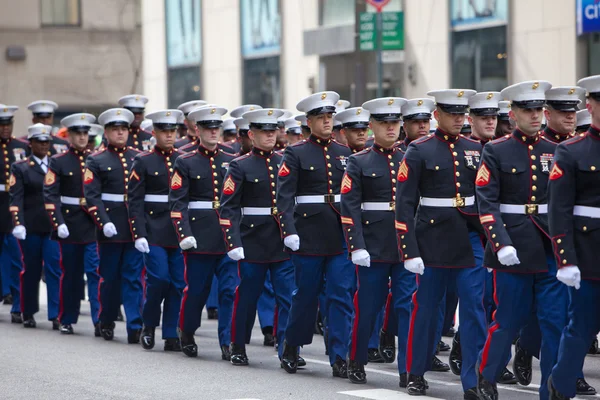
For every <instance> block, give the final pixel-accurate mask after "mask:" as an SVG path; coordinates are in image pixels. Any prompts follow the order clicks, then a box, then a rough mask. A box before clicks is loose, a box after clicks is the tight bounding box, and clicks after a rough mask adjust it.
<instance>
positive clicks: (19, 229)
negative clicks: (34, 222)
mask: <svg viewBox="0 0 600 400" xmlns="http://www.w3.org/2000/svg"><path fill="white" fill-rule="evenodd" d="M12 234H13V236H14V237H16V238H17V239H19V240H25V237H26V236H27V230H26V229H25V227H24V226H23V225H17V226H15V229H13V231H12Z"/></svg>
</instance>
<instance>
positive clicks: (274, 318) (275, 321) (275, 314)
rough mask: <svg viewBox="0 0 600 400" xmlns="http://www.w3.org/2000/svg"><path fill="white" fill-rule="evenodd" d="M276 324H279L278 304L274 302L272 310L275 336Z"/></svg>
mask: <svg viewBox="0 0 600 400" xmlns="http://www.w3.org/2000/svg"><path fill="white" fill-rule="evenodd" d="M277 325H279V306H278V305H277V304H275V309H274V310H273V336H275V338H277Z"/></svg>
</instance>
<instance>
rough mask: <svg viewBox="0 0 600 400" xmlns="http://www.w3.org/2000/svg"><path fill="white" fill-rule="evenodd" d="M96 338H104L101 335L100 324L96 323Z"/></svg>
mask: <svg viewBox="0 0 600 400" xmlns="http://www.w3.org/2000/svg"><path fill="white" fill-rule="evenodd" d="M94 336H95V337H102V333H100V322H96V325H94Z"/></svg>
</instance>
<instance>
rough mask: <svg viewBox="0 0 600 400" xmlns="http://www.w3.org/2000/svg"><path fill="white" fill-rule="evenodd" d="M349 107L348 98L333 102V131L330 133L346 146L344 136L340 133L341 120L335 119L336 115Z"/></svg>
mask: <svg viewBox="0 0 600 400" xmlns="http://www.w3.org/2000/svg"><path fill="white" fill-rule="evenodd" d="M348 107H350V102H349V101H348V100H338V102H337V103H336V104H335V115H334V116H333V132H332V133H331V137H332V138H333V140H335V141H336V142H338V143H341V144H345V145H346V146H348V143H347V142H346V138H345V137H344V136H343V135H342V133H341V131H342V122H341V121H340V120H339V119H337V115H338V114H339V113H341V112H342V111H344V110H345V109H347V108H348Z"/></svg>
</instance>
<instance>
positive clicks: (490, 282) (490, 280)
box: [483, 270, 496, 325]
mask: <svg viewBox="0 0 600 400" xmlns="http://www.w3.org/2000/svg"><path fill="white" fill-rule="evenodd" d="M486 271H487V270H486ZM483 306H484V307H485V316H486V320H487V324H488V325H490V324H491V323H492V320H493V314H494V311H496V303H495V302H494V274H493V273H492V272H487V273H486V275H485V296H484V298H483Z"/></svg>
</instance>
